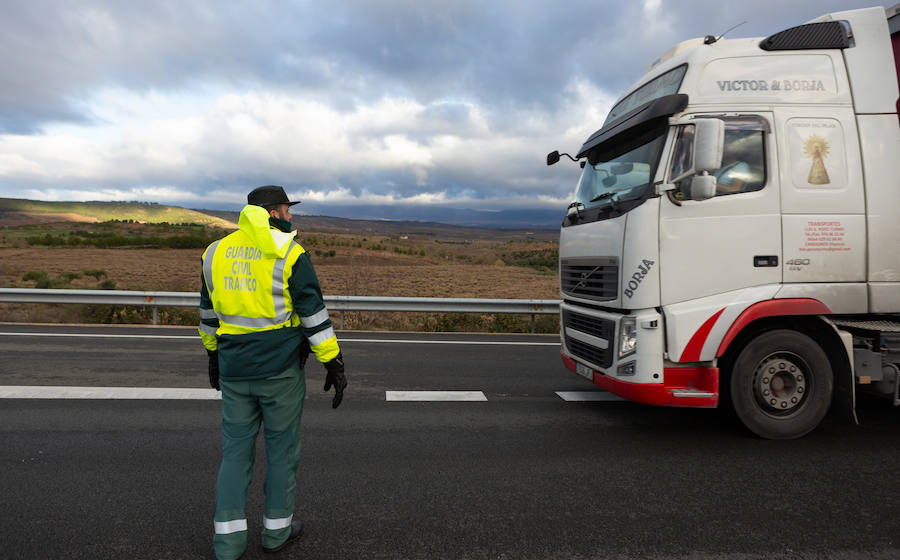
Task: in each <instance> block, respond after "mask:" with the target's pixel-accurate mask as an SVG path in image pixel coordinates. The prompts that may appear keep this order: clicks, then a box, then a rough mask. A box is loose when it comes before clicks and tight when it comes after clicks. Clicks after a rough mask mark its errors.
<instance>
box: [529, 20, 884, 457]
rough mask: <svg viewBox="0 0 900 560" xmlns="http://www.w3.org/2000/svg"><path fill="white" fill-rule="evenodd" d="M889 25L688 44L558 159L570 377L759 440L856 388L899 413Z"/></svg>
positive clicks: (864, 23)
mask: <svg viewBox="0 0 900 560" xmlns="http://www.w3.org/2000/svg"><path fill="white" fill-rule="evenodd" d="M896 13H897V9H896V7H895V8H891V9H889V10H888V11H887V12H886V11H885V10H884V9H882V8H869V9H864V10H853V11H846V12H838V13H832V14H826V15H824V16H822V17H820V18H817V19H816V20H813V21H811V22H808V23H806V24H803V25H800V26H797V27H794V28H790V29H786V30H784V31H781V32H778V33H775V34H773V35H771V36H769V37H766V38H752V39H720V40H716V39H715V38H714V37H707V38H705V39H694V40H690V41H686V42H684V43H681V44H680V45H677V46H676V47H674V48H673V49H671V50H670V51H669V52H667V53H665V54H664V55H663V56H661V57H660V58H659V59H657V60H656V61H654V63H653V64H651V66H650V68H649V69H648V71H647V73H646V74H645V75H644V77H643V78H641V79H640V80H639V81H638V83H637V84H635V85H634V86H633V87H632V88H630V89H629V90H628V91H627V92H625V94H624V95H623V96H622V97H621V98H620V99H619V100H618V101H617V102H616V103H615V104H614V106H613V107H612V109H611V110H610V112H609V115H608V116H607V118H606V122H605V123H604V124H603V126H602V127H601V128H600V129H599V130H598V131H597V132H595V133H594V134H592V135H591V136H590V137H589V138H588V139H587V140H586V141H585V142H584V144H583V145H582V146H581V148H580V149H579V150H578V152H577V154H576V156H575V157H574V158H573V159H575V160H577V161H579V162H580V164H581V166H582V170H581V176H580V178H579V179H578V182H577V184H576V187H575V191H574V195H573V200H572V203H571V204H570V205H569V208H568V210H567V213H566V216H565V219H564V221H563V223H562V227H561V231H560V261H559V270H560V296H561V298H562V300H563V302H562V304H561V306H560V313H561V322H560V325H561V333H560V335H561V341H562V347H561V348H562V350H561V352H562V358H563V362H564V363H565V365H566V366H567V367H568V368H569V369H571V370H572V371H574V372H575V373H577V374H579V375H581V376H583V377H585V378H586V379H587V380H589V381H591V382H592V383H594V384H595V385H598V386H601V387H603V388H605V389H607V390H609V391H610V392H613V393H615V394H617V395H620V396H622V397H625V398H627V399H631V400H634V401H638V402H642V403H646V404H653V405H669V406H692V407H716V406H718V405H719V404H720V401H721V402H723V403H725V402H727V403H728V405H729V406H732V407H733V408H734V410H735V412H736V413H737V416H738V417H739V418H740V419H741V421H742V422H743V423H744V424H745V425H746V426H747V427H748V428H749V429H750V430H751V431H753V432H754V433H756V434H758V435H760V436H762V437H767V438H776V439H782V438H795V437H800V436H802V435H804V434H806V433H808V432H809V431H811V430H812V429H814V428H815V426H816V425H818V424H819V422H820V421H821V420H822V418H823V417H824V415H825V413H826V412H827V411H828V410H829V408H830V407H831V406H832V403H838V404H840V406H842V407H844V408H845V409H847V410H849V411H850V413H851V414H852V410H853V407H854V406H855V392H856V390H857V388H858V387H862V388H864V389H868V390H871V391H873V392H875V393H878V394H882V395H884V396H886V397H888V398H890V399H893V402H894V404H898V403H900V394H898V385H900V383H898V375H897V366H896V365H894V364H895V363H896V362H897V361H900V360H894V357H893V356H894V355H900V348H898V347H896V346H897V345H896V344H895V343H894V342H893V340H894V339H895V338H896V339H897V340H898V341H900V315H898V313H900V251H898V250H897V246H898V244H900V220H897V218H896V215H897V213H898V212H900V121H898V114H897V104H898V78H897V76H898V73H897V67H896V64H895V57H894V53H895V50H894V49H895V48H896V47H897V45H898V44H900V41H898V39H897V37H898V36H897V35H894V36H892V31H896V30H895V29H892V28H891V26H895V24H896V23H900V20H896V19H894V18H893V16H894V15H895V14H896ZM892 37H893V39H892ZM570 157H571V156H570ZM558 160H559V153H558V152H553V153H551V154H550V155H548V160H547V162H548V164H552V163H555V162H556V161H558ZM892 333H896V334H892ZM892 360H893V361H892ZM863 386H864V387H863Z"/></svg>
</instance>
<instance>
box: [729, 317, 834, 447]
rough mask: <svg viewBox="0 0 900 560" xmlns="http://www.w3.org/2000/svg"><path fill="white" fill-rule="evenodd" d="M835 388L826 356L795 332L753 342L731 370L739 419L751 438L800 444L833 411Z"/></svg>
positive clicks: (779, 332) (774, 333) (767, 334)
mask: <svg viewBox="0 0 900 560" xmlns="http://www.w3.org/2000/svg"><path fill="white" fill-rule="evenodd" d="M833 387H834V379H833V375H832V371H831V363H830V362H829V361H828V357H827V356H826V355H825V352H824V351H823V350H822V348H821V347H820V346H819V345H818V344H816V343H815V341H813V340H812V339H811V338H809V337H808V336H806V335H805V334H802V333H799V332H797V331H792V330H774V331H768V332H765V333H762V334H760V335H759V336H757V337H756V338H753V339H751V340H750V341H749V342H748V343H747V345H746V346H744V348H743V349H742V350H741V351H740V353H739V354H738V356H737V359H736V360H735V361H734V366H733V367H732V370H731V404H732V407H733V408H734V412H735V414H737V416H738V418H739V419H740V420H741V422H742V423H743V424H744V426H746V427H747V428H748V429H749V430H750V431H751V432H753V433H754V434H756V435H758V436H760V437H763V438H767V439H795V438H799V437H802V436H804V435H806V434H808V433H809V432H811V431H812V430H813V429H814V428H815V427H816V426H818V425H819V422H821V421H822V418H824V417H825V414H826V413H827V412H828V408H829V407H830V406H831V395H832V392H833Z"/></svg>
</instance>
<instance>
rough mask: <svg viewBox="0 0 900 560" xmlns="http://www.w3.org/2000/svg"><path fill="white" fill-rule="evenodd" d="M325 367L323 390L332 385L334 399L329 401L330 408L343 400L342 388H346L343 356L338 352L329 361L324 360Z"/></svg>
mask: <svg viewBox="0 0 900 560" xmlns="http://www.w3.org/2000/svg"><path fill="white" fill-rule="evenodd" d="M325 369H327V370H328V373H327V374H326V375H325V390H326V391H328V390H329V389H331V386H332V385H334V399H333V400H332V401H331V408H337V407H338V406H340V404H341V401H342V400H344V389H346V388H347V377H346V376H345V375H344V356H343V355H341V354H340V353H338V355H337V356H335V357H334V358H332V359H331V360H330V361H328V362H325Z"/></svg>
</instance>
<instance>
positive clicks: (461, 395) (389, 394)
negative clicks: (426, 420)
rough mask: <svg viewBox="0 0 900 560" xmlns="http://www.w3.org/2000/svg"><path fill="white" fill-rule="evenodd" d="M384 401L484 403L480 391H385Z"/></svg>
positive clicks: (483, 397)
mask: <svg viewBox="0 0 900 560" xmlns="http://www.w3.org/2000/svg"><path fill="white" fill-rule="evenodd" d="M384 400H386V401H418V402H424V401H441V402H449V401H468V402H476V401H478V402H481V401H486V400H487V397H485V396H484V393H482V392H481V391H385V392H384Z"/></svg>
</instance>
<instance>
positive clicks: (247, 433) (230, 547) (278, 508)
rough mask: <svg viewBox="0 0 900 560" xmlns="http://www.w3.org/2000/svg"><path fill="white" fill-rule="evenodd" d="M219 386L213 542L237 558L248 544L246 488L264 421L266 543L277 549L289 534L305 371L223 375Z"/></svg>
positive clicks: (222, 554)
mask: <svg viewBox="0 0 900 560" xmlns="http://www.w3.org/2000/svg"><path fill="white" fill-rule="evenodd" d="M220 385H221V388H222V466H221V468H220V469H219V479H218V481H217V483H216V515H215V523H214V526H215V536H214V537H213V546H214V547H215V550H216V557H217V558H219V559H220V560H233V559H235V558H238V557H240V556H241V554H243V552H244V549H245V548H246V547H247V514H246V512H245V508H246V503H247V487H248V486H249V485H250V479H251V477H252V475H253V460H254V455H255V451H256V436H257V434H258V433H259V424H260V422H262V424H263V426H264V434H265V440H266V460H267V467H266V482H265V493H266V505H265V515H264V517H263V535H262V544H263V546H264V547H267V548H274V547H276V546H278V545H280V544H281V543H283V542H284V541H285V540H287V538H288V535H290V532H291V519H292V518H293V513H294V493H295V490H296V488H297V482H296V480H295V474H296V472H297V464H298V462H299V461H300V417H301V415H302V413H303V399H304V397H305V396H306V375H305V373H304V371H303V370H302V369H300V367H299V366H298V365H295V366H293V367H291V368H288V369H287V370H285V371H284V372H282V373H280V374H278V375H275V376H273V377H269V378H267V379H260V380H254V381H228V380H226V379H220Z"/></svg>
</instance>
